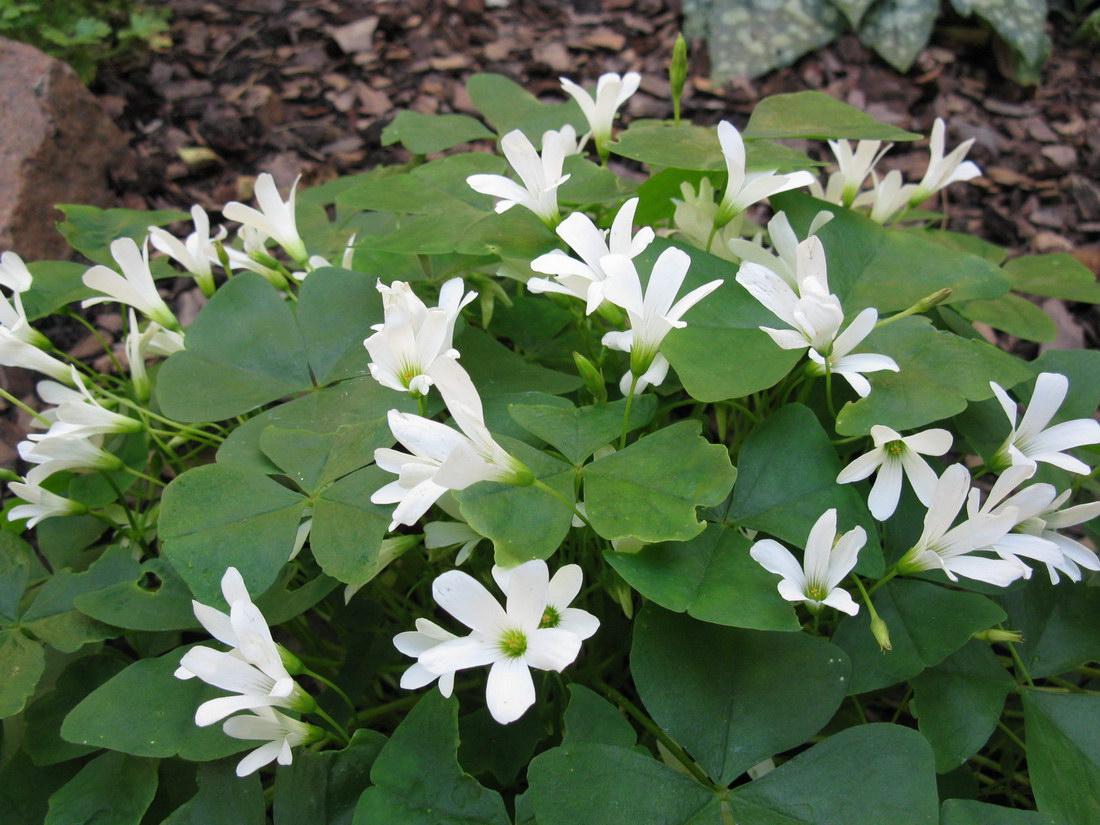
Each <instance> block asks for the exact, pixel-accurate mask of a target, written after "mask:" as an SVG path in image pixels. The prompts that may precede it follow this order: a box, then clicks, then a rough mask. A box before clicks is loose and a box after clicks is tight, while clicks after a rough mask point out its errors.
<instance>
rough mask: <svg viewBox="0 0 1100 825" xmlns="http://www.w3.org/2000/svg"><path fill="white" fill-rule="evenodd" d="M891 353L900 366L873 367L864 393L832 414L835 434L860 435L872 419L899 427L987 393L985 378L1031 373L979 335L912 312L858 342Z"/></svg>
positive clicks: (1014, 380)
mask: <svg viewBox="0 0 1100 825" xmlns="http://www.w3.org/2000/svg"><path fill="white" fill-rule="evenodd" d="M860 349H861V350H864V351H866V352H877V353H881V354H883V355H888V356H890V357H891V358H893V359H894V361H895V362H896V363H897V365H898V366H899V367H900V368H901V371H900V372H877V373H875V374H874V376H873V377H872V379H871V383H872V386H873V387H874V389H873V390H872V391H871V394H870V395H869V396H867V397H866V398H861V399H858V400H857V401H855V402H849V403H847V404H845V405H844V406H843V407H842V408H841V410H840V413H839V414H838V415H837V422H836V429H837V432H838V433H840V434H841V435H863V434H865V433H867V432H870V430H871V427H873V426H874V425H875V424H882V425H884V426H887V427H892V428H893V429H895V430H898V431H901V432H904V431H906V430H912V429H916V428H917V427H922V426H924V425H925V424H930V423H932V422H933V421H938V420H940V419H941V418H948V417H950V416H952V415H956V414H957V413H960V412H962V411H963V410H965V409H966V407H967V403H968V402H970V401H983V400H985V399H986V398H990V397H992V395H993V391H992V390H991V389H990V388H989V382H990V381H996V382H997V383H998V384H1000V385H1001V386H1002V387H1012V386H1015V385H1016V384H1018V383H1020V382H1021V381H1024V380H1026V379H1028V378H1030V377H1031V375H1030V374H1029V373H1030V370H1028V368H1027V366H1026V365H1025V364H1024V363H1023V362H1022V361H1020V360H1019V359H1018V358H1014V357H1012V356H1011V355H1009V354H1008V353H1006V352H1003V351H1002V350H999V349H997V348H996V347H993V346H990V345H989V344H987V343H985V342H984V341H973V340H966V339H963V338H960V337H959V336H957V335H955V334H953V333H950V332H942V331H940V330H937V329H934V328H933V327H932V324H931V322H930V321H929V320H928V319H927V318H924V317H918V316H912V317H909V318H903V319H901V320H900V321H897V322H895V323H892V324H889V325H887V326H885V327H880V328H879V329H877V330H875V331H874V332H872V333H871V335H869V336H868V337H867V339H866V340H865V341H864V342H863V344H862V345H861V346H860Z"/></svg>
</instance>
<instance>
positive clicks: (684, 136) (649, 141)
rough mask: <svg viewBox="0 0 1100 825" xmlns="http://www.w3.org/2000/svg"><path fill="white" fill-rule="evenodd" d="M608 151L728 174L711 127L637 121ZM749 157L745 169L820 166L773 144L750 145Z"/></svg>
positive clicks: (675, 166)
mask: <svg viewBox="0 0 1100 825" xmlns="http://www.w3.org/2000/svg"><path fill="white" fill-rule="evenodd" d="M608 148H609V149H610V150H611V151H612V152H613V153H614V154H616V155H621V156H622V157H624V158H630V159H631V160H636V161H638V162H640V163H646V164H649V165H650V166H653V167H670V168H673V169H695V170H701V171H705V172H711V171H716V172H719V171H720V172H725V171H726V158H725V155H723V154H722V147H721V144H719V143H718V132H717V131H716V130H715V129H714V128H713V127H708V126H693V125H691V124H682V125H680V126H675V125H673V124H671V123H664V122H660V121H656V122H654V121H642V122H635V123H633V124H631V126H630V127H629V128H627V129H626V130H624V131H623V132H620V133H619V136H618V137H617V138H616V139H615V140H614V141H612V142H611V143H609V144H608ZM745 156H746V157H745V167H746V169H748V170H749V171H765V170H776V169H779V170H782V171H793V170H795V169H805V168H808V167H813V166H818V165H820V164H818V163H817V162H816V161H814V160H813V159H812V158H810V157H809V156H807V155H806V154H805V153H803V152H799V151H797V150H794V149H790V148H788V147H786V146H782V145H781V144H778V143H771V142H759V143H754V142H749V143H747V144H746V146H745Z"/></svg>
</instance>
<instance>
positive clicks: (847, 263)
mask: <svg viewBox="0 0 1100 825" xmlns="http://www.w3.org/2000/svg"><path fill="white" fill-rule="evenodd" d="M682 71H683V64H682V63H676V64H674V70H673V74H672V84H671V85H672V89H673V94H674V96H676V98H677V101H678V95H679V88H680V86H681V84H682V77H683V75H682ZM638 81H639V78H638V76H637V75H635V74H627V75H625V76H623V77H619V76H617V75H613V74H608V75H604V76H603V77H601V78H600V79H599V82H598V84H597V87H596V90H595V93H594V95H593V93H591V92H589V91H585V90H584V89H583V88H582V87H581V86H579V85H577V84H575V83H573V82H572V81H568V80H563V81H562V84H563V90H564V92H565V93H567V95H568V97H567V96H566V95H564V94H563V98H564V99H565V100H566V102H565V103H543V102H541V101H538V100H536V99H535V98H534V97H532V96H530V95H529V94H527V93H526V92H525V91H523V90H522V89H521V88H519V87H518V86H516V85H515V84H513V83H512V82H510V81H509V80H507V79H505V78H503V77H499V76H495V75H484V74H483V75H477V76H474V77H473V78H472V79H471V80H470V82H469V86H468V90H469V94H470V99H471V100H472V101H473V103H474V105H475V106H476V107H477V108H478V109H479V110H480V111H481V112H482V114H483V120H479V119H475V118H472V117H467V116H462V115H441V116H428V115H422V114H416V113H412V112H403V113H401V114H399V115H398V116H397V117H396V118H395V119H394V121H393V122H392V124H391V125H390V126H389V127H388V128H387V129H386V131H385V132H384V135H383V141H384V142H386V143H397V142H399V143H401V144H403V145H404V146H405V147H406V148H407V149H408V150H409V151H410V152H411V153H412V154H413V160H412V161H410V162H409V163H407V164H404V165H400V166H386V167H380V168H377V169H374V170H372V171H370V172H368V173H365V174H361V175H354V176H350V177H346V178H342V179H340V180H337V181H334V182H332V183H329V184H326V185H324V186H319V187H317V188H314V189H310V190H306V191H298V190H297V188H296V186H295V187H291V188H290V189H289V190H285V189H283V190H280V189H279V188H278V187H277V186H276V184H275V183H274V181H273V180H272V178H271V177H270V176H268V175H260V177H259V179H258V180H257V182H256V187H255V199H256V202H257V205H258V208H256V207H253V206H249V205H246V204H243V203H230V204H227V205H226V206H225V208H224V209H223V211H222V218H223V219H224V221H225V222H226V223H227V224H228V225H227V226H221V227H217V226H216V225H217V223H218V221H217V220H214V221H212V220H211V218H210V217H209V216H208V215H207V214H206V213H205V212H204V211H203V210H202V209H200V208H199V207H197V206H196V207H194V208H193V209H192V210H191V213H190V215H187V214H186V213H177V212H172V211H165V212H152V213H142V212H131V211H125V210H108V211H99V210H95V209H91V208H88V207H75V206H73V207H66V208H65V211H66V215H67V220H66V221H65V222H64V223H63V224H61V226H60V229H61V231H62V232H63V233H64V234H65V236H66V237H67V238H68V239H69V240H70V241H71V243H72V245H73V247H74V248H75V249H76V250H77V251H79V252H81V253H82V254H83V255H84V256H86V257H87V258H88V259H90V260H91V261H92V262H94V266H91V267H90V268H89V267H88V266H86V265H80V264H73V263H61V262H36V263H35V262H32V263H30V264H24V263H23V261H22V260H21V259H20V258H18V257H17V256H16V255H15V254H14V253H11V252H8V253H5V254H4V256H3V258H2V266H0V284H3V286H4V287H5V288H6V290H7V292H6V298H5V300H4V302H3V303H2V304H0V308H2V309H0V312H2V316H0V320H2V321H3V327H2V328H0V363H3V364H5V365H15V366H20V367H26V368H30V369H33V370H37V371H38V372H40V373H43V374H44V375H46V376H47V377H48V378H47V380H43V381H42V382H41V383H40V384H39V385H38V395H39V396H40V398H41V401H42V404H40V405H36V406H34V407H33V408H32V407H31V406H26V405H24V403H23V402H22V401H21V400H20V399H18V398H15V397H12V396H11V395H10V393H7V392H5V397H6V398H7V400H8V401H9V403H11V404H15V405H17V406H20V407H23V409H24V410H25V412H26V413H27V414H28V415H29V416H31V418H32V420H33V422H34V427H35V431H34V432H33V433H32V434H31V435H29V436H28V437H27V440H26V441H24V442H23V443H22V444H20V445H19V454H20V456H21V458H22V461H23V463H22V464H21V465H20V466H21V467H22V468H24V470H25V477H20V478H17V479H12V480H10V483H9V484H8V490H9V492H10V493H11V497H10V500H9V502H8V504H7V507H6V511H7V523H6V524H5V527H6V529H4V530H2V531H0V543H2V544H0V549H2V555H0V561H2V564H3V573H2V577H0V623H2V625H3V629H2V630H0V647H2V650H3V658H2V662H3V664H2V667H3V680H2V682H0V711H2V712H3V714H4V715H5V716H7V717H9V718H8V719H7V721H6V722H5V725H4V729H3V732H4V735H3V745H2V758H3V768H2V772H0V800H2V802H0V805H2V809H3V816H2V817H0V818H2V819H3V821H4V822H5V823H38V822H43V821H45V822H46V823H50V825H61V823H64V824H65V825H75V824H78V823H91V822H96V823H100V824H101V825H102V823H112V825H114V824H115V823H118V825H123V823H126V825H129V824H130V823H135V824H136V823H171V825H182V823H204V825H205V824H206V823H213V822H232V823H235V825H253V823H254V825H262V824H263V823H265V822H273V823H275V825H299V823H301V824H302V825H317V824H318V823H354V825H365V823H387V825H389V824H390V823H424V825H435V824H437V823H491V824H492V825H498V824H499V825H506V824H507V823H535V822H537V823H539V825H579V824H580V823H593V825H618V824H619V823H621V824H622V825H637V823H670V825H680V824H681V823H682V824H683V825H688V823H690V825H700V823H714V824H715V825H730V824H731V823H738V824H739V825H778V824H779V823H784V824H786V823H795V822H797V823H806V824H807V825H809V824H811V823H812V824H813V825H834V824H835V823H843V824H844V825H860V823H865V824H866V825H924V824H925V823H929V825H931V823H943V825H974V823H983V824H984V823H997V824H998V825H999V824H1000V823H1004V824H1005V825H1025V824H1026V825H1035V824H1036V823H1059V825H1086V823H1094V822H1098V821H1100V754H1098V751H1097V748H1096V732H1097V730H1100V696H1098V695H1097V685H1098V681H1097V677H1100V669H1098V668H1097V666H1096V660H1097V658H1098V650H1100V636H1098V631H1097V627H1098V625H1097V623H1096V620H1095V619H1096V616H1097V614H1098V612H1100V591H1098V590H1097V589H1096V588H1095V586H1090V578H1092V577H1094V576H1095V572H1096V571H1097V570H1098V569H1100V562H1098V559H1097V556H1096V554H1095V552H1094V551H1093V550H1092V549H1091V547H1090V546H1089V545H1088V543H1087V542H1088V538H1087V535H1086V534H1087V533H1088V531H1089V530H1090V528H1089V526H1088V524H1087V522H1088V521H1089V520H1090V519H1093V518H1095V517H1096V516H1097V515H1098V513H1100V504H1098V503H1096V502H1095V501H1094V498H1095V496H1094V493H1095V490H1096V483H1095V480H1094V478H1093V476H1094V473H1095V471H1094V469H1093V465H1095V463H1096V444H1097V443H1098V442H1100V424H1098V423H1097V422H1096V421H1095V420H1094V419H1093V418H1092V415H1093V413H1094V410H1095V408H1096V406H1097V401H1098V393H1100V356H1097V354H1096V353H1095V352H1088V351H1049V352H1046V353H1045V354H1043V355H1042V357H1040V358H1039V359H1038V360H1035V361H1031V362H1028V361H1025V360H1022V359H1020V358H1018V357H1015V356H1014V355H1011V354H1009V353H1007V352H1005V351H1003V350H1001V349H998V348H997V347H995V346H993V345H991V344H990V343H988V342H987V340H986V339H985V338H984V337H983V336H982V335H981V334H980V333H979V331H978V329H977V328H976V326H975V324H981V325H983V326H982V328H983V329H986V330H988V328H989V327H993V328H996V329H1000V330H1002V331H1003V332H1005V333H1008V334H1010V335H1012V336H1014V337H1016V338H1018V339H1024V340H1032V341H1042V340H1048V339H1051V338H1053V337H1054V329H1053V324H1052V322H1051V321H1050V319H1048V318H1047V317H1046V315H1045V314H1044V313H1043V312H1042V311H1041V310H1040V309H1039V308H1038V307H1037V306H1036V305H1035V304H1034V303H1032V302H1031V301H1030V300H1028V299H1027V298H1024V297H1021V296H1020V295H1019V294H1018V293H1020V292H1023V293H1029V294H1032V295H1043V296H1055V297H1061V298H1066V299H1071V300H1075V301H1093V300H1098V295H1097V287H1096V285H1095V283H1094V282H1093V280H1092V278H1091V275H1090V274H1089V273H1088V272H1087V271H1083V270H1082V269H1081V268H1080V267H1078V266H1077V265H1076V264H1075V263H1074V262H1073V261H1072V259H1070V258H1068V257H1066V256H1059V255H1053V256H1038V257H1024V258H1016V259H1014V260H1012V261H1008V262H1007V263H1006V251H1005V250H1003V249H1000V248H997V247H995V246H992V245H990V244H988V243H985V242H983V241H982V240H980V239H978V238H973V237H969V236H966V235H961V234H956V233H951V232H946V231H943V230H942V229H939V228H937V225H938V224H939V222H940V219H941V217H942V216H941V215H940V213H938V212H935V211H932V208H935V207H938V205H939V204H941V203H944V202H945V201H944V200H943V198H944V195H943V193H942V190H943V189H944V188H945V187H949V186H952V185H965V184H964V183H962V182H963V181H965V180H967V179H969V178H972V177H974V176H976V175H978V174H980V171H979V169H978V168H977V167H976V166H975V165H974V164H973V163H971V162H969V161H966V160H965V155H966V152H967V149H968V147H969V144H968V143H966V144H962V145H961V146H957V147H954V148H952V149H951V150H950V151H949V150H948V139H947V136H946V134H945V131H946V129H945V125H944V124H943V123H942V122H937V123H936V125H935V127H934V129H933V132H932V135H931V141H930V147H929V152H930V156H929V162H928V168H927V172H926V173H925V174H924V175H923V177H922V178H921V179H920V180H913V181H906V180H904V179H903V177H902V175H901V173H900V172H899V171H896V170H894V171H884V169H885V167H886V166H887V165H888V163H887V161H884V160H883V154H884V153H885V152H886V150H887V149H888V143H886V142H887V141H891V142H896V141H905V140H913V139H917V138H918V137H919V136H918V135H915V134H912V133H909V132H904V131H901V130H898V129H896V128H894V127H892V126H888V125H885V124H881V123H877V122H875V121H874V120H873V119H872V118H870V117H868V116H866V115H864V114H862V113H860V112H859V111H857V110H855V109H852V108H851V107H848V106H846V105H844V104H842V103H839V102H837V101H834V100H831V99H830V98H827V97H825V96H823V95H820V94H816V93H801V94H795V95H780V96H777V97H772V98H769V99H766V100H764V101H762V102H761V103H760V105H759V106H758V108H757V109H756V111H755V112H754V113H753V115H752V118H751V119H750V120H749V122H748V125H747V128H746V129H745V130H744V131H740V132H739V131H738V129H737V128H735V127H734V126H733V125H732V124H731V123H728V122H722V123H721V124H719V125H718V127H717V128H713V127H702V126H694V125H690V124H686V123H681V122H679V119H677V120H676V121H674V122H646V121H638V122H634V123H632V124H631V125H630V127H629V128H627V129H625V130H621V131H620V132H619V133H618V134H617V135H615V134H614V130H613V122H614V119H615V114H616V111H617V110H618V108H619V107H620V106H621V105H622V103H623V102H624V100H625V99H626V98H627V97H629V95H630V94H631V93H632V92H633V91H634V90H635V89H636V88H637V86H638ZM498 137H499V148H500V153H496V152H491V151H485V150H487V149H489V148H491V147H492V145H493V144H491V143H490V141H494V140H496V139H497V138H498ZM784 138H800V139H806V138H809V139H827V140H829V147H830V149H831V151H832V153H834V155H835V158H836V164H835V167H836V168H835V170H833V171H824V172H823V171H822V170H821V169H820V167H821V166H823V164H819V163H817V162H815V161H813V160H812V159H811V158H810V157H808V156H806V155H805V154H803V153H801V152H800V151H796V150H794V149H791V148H789V147H787V146H784V145H782V144H780V143H776V142H774V141H775V140H776V139H784ZM852 141H854V142H852ZM460 145H462V146H467V145H473V146H474V147H475V149H476V151H473V150H472V151H462V152H457V153H451V154H448V155H446V156H444V157H440V156H438V153H440V152H444V151H445V150H451V149H454V148H455V147H458V146H460ZM429 156H431V157H432V159H430V160H429V159H428V158H429ZM876 167H881V168H876ZM188 218H190V221H191V224H192V231H191V232H190V234H188V235H187V236H186V237H185V238H181V237H178V236H177V235H174V234H171V233H169V232H167V231H165V230H164V229H163V228H162V227H164V226H167V225H169V224H178V223H179V222H181V221H185V220H187V219H188ZM230 231H232V232H233V233H234V236H233V237H232V238H230ZM185 274H186V275H190V276H191V277H193V278H194V280H195V283H196V284H197V286H198V288H199V289H200V290H201V291H202V292H203V293H205V295H206V296H208V298H209V300H208V302H207V303H206V304H205V306H204V307H203V308H202V309H201V311H200V312H199V313H198V316H197V318H195V320H194V322H193V323H190V324H189V325H187V326H186V328H184V325H183V324H181V323H180V321H179V320H178V318H177V316H176V315H175V314H174V312H173V308H172V306H170V305H169V304H167V303H166V302H165V301H164V300H163V299H162V297H161V295H160V293H159V291H158V288H157V283H156V279H158V278H161V277H183V276H185ZM76 302H81V303H82V304H83V305H84V306H88V305H90V304H96V303H99V302H108V303H113V304H116V305H121V306H122V313H121V315H122V316H123V325H124V330H123V333H122V340H123V341H124V345H123V346H121V347H119V348H118V349H117V350H116V349H114V348H111V347H110V346H108V347H107V351H106V353H105V354H104V356H103V357H102V358H100V359H98V360H97V361H96V362H95V363H97V364H99V365H100V366H101V367H102V369H95V368H93V367H91V366H89V364H88V363H87V362H86V361H81V360H74V359H72V358H68V357H66V356H65V355H64V354H63V353H61V352H59V351H58V350H56V349H54V348H53V347H52V346H51V344H50V342H49V341H48V340H47V339H46V338H45V337H44V336H43V335H42V334H41V333H40V332H39V331H36V329H35V328H34V327H33V326H32V321H35V320H37V319H42V318H46V317H48V316H49V315H50V314H51V313H61V314H67V315H69V316H71V317H72V318H73V319H76V320H77V321H81V319H82V318H83V317H84V316H83V315H81V314H79V313H77V312H75V310H72V309H67V308H66V307H69V306H70V305H73V304H75V303H76ZM84 323H87V322H84ZM40 326H42V327H43V328H45V329H56V324H54V325H52V326H46V325H40ZM92 329H93V330H95V327H94V326H93V327H92ZM96 334H98V332H96ZM104 343H105V344H106V343H107V342H104ZM24 529H26V530H30V531H32V532H31V534H30V535H28V536H26V537H20V534H21V532H22V531H23V530H24ZM1036 809H1037V810H1036Z"/></svg>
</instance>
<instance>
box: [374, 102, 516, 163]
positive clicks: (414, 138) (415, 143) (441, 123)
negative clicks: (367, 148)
mask: <svg viewBox="0 0 1100 825" xmlns="http://www.w3.org/2000/svg"><path fill="white" fill-rule="evenodd" d="M491 137H494V135H493V133H492V132H490V131H489V130H488V129H486V128H485V127H484V126H482V125H481V123H480V121H477V120H474V119H473V118H472V117H469V116H468V115H424V114H421V113H420V112H412V111H408V110H405V111H401V112H398V113H397V117H395V118H394V119H393V120H392V121H391V122H390V124H389V125H388V126H387V127H386V128H385V129H383V130H382V145H383V146H390V145H391V144H394V143H397V142H398V141H400V142H401V143H402V144H403V145H404V147H405V148H406V149H408V150H409V151H410V152H412V153H413V154H414V155H428V154H431V153H432V152H442V151H444V150H446V149H451V148H453V147H455V146H458V145H459V144H460V143H467V142H469V141H471V140H480V139H482V138H491Z"/></svg>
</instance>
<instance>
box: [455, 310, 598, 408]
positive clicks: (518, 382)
mask: <svg viewBox="0 0 1100 825" xmlns="http://www.w3.org/2000/svg"><path fill="white" fill-rule="evenodd" d="M455 349H457V350H458V351H459V352H461V353H462V365H463V366H464V367H465V368H466V371H467V372H468V373H469V374H470V378H471V379H472V380H473V382H474V384H475V385H476V386H477V389H478V392H479V393H480V394H481V397H482V398H490V397H492V396H494V395H504V394H506V393H512V392H544V393H547V394H548V395H561V394H563V393H567V392H572V391H573V390H575V389H577V388H578V387H579V386H580V385H581V383H582V381H581V379H580V377H579V376H576V375H568V374H566V373H564V372H557V371H556V370H549V369H547V368H546V367H542V366H539V365H538V364H532V363H530V362H528V361H526V360H525V359H524V358H523V357H522V356H519V355H517V354H516V353H514V352H512V350H510V349H508V348H507V347H506V346H504V344H501V343H500V342H499V341H496V340H495V339H494V338H493V337H492V336H491V335H489V334H488V333H486V332H483V331H482V330H479V329H474V328H473V327H467V328H466V329H465V330H463V331H462V333H461V334H460V335H457V336H456V337H455Z"/></svg>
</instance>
